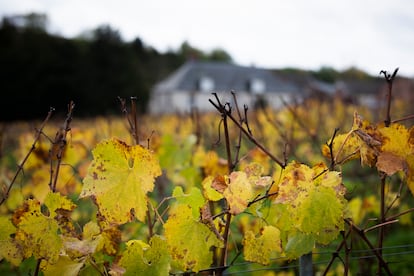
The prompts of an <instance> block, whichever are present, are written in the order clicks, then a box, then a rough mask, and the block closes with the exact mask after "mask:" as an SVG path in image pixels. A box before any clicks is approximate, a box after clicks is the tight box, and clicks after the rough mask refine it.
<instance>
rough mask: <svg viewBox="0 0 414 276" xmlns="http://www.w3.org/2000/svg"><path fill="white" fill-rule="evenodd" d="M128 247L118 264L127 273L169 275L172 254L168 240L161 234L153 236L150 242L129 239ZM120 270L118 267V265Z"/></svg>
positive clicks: (125, 274) (125, 275)
mask: <svg viewBox="0 0 414 276" xmlns="http://www.w3.org/2000/svg"><path fill="white" fill-rule="evenodd" d="M126 245H127V248H126V250H125V251H124V252H123V254H122V257H121V259H120V260H119V262H118V263H117V264H116V265H117V266H119V267H121V268H123V269H124V271H125V273H124V274H123V275H124V276H127V275H168V273H169V271H170V262H171V256H170V254H169V252H168V248H167V243H166V241H165V240H164V239H163V238H162V237H160V236H153V237H152V238H151V240H150V244H146V243H145V242H143V241H141V240H129V241H128V242H127V243H126ZM116 269H117V270H119V268H118V267H116Z"/></svg>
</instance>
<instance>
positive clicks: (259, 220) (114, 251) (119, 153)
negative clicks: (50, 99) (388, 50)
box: [0, 72, 414, 275]
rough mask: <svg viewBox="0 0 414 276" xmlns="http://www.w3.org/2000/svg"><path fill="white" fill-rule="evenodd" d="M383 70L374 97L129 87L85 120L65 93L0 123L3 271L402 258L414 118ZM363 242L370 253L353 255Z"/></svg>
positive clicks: (212, 268) (392, 265)
mask: <svg viewBox="0 0 414 276" xmlns="http://www.w3.org/2000/svg"><path fill="white" fill-rule="evenodd" d="M383 73H384V78H385V81H386V83H388V85H389V94H388V95H387V98H386V99H384V103H385V105H384V108H379V109H377V110H369V109H367V108H366V107H363V106H356V105H352V104H344V103H343V102H342V101H341V100H340V99H333V100H332V101H318V100H312V99H310V100H306V101H304V102H302V103H300V104H297V105H290V106H285V108H283V109H281V110H278V111H275V110H268V109H265V108H263V109H257V110H249V107H247V106H243V107H241V106H238V104H237V94H236V93H231V96H232V98H233V101H232V104H230V103H227V102H222V99H221V98H220V97H219V96H218V95H216V94H212V96H211V99H210V103H211V104H212V106H214V107H215V109H216V111H217V112H215V113H209V114H198V113H197V112H193V114H191V116H183V115H169V116H159V117H157V118H154V117H151V116H142V117H138V116H137V110H136V100H135V99H134V98H132V99H131V101H129V100H125V99H120V106H121V109H120V113H122V114H123V115H124V116H122V117H121V116H120V117H119V118H116V117H108V118H96V119H91V120H87V121H78V120H76V116H75V115H76V106H75V104H74V103H70V104H69V105H68V110H67V116H66V118H62V119H61V120H60V121H59V119H54V118H53V112H54V111H53V109H51V110H50V111H49V113H48V114H47V116H46V118H45V120H44V121H43V122H30V123H27V122H25V123H20V124H17V123H16V124H13V125H6V124H5V125H4V126H2V132H1V138H2V139H1V142H2V148H1V152H0V154H1V172H0V175H1V179H0V185H1V195H0V203H1V205H0V273H2V275H3V274H7V273H8V274H23V275H27V274H31V275H41V274H42V275H169V274H170V275H191V274H200V275H223V274H226V273H227V274H231V273H236V272H239V273H241V272H243V271H245V272H246V271H247V270H249V271H251V274H255V273H261V274H258V275H263V271H267V273H268V274H267V275H274V273H275V272H274V271H279V272H281V271H282V270H283V269H282V268H283V267H286V269H284V273H286V274H287V275H293V274H294V273H295V271H294V270H292V269H289V267H288V266H286V264H291V263H294V262H295V260H297V259H298V258H299V257H301V256H303V255H306V254H309V253H314V254H315V253H318V252H329V255H328V259H327V261H326V262H324V263H321V264H319V265H317V264H315V266H314V270H315V272H318V273H321V274H330V275H334V274H336V273H337V274H339V275H348V274H351V273H352V274H358V273H361V274H373V273H378V274H388V275H391V274H393V273H405V272H407V271H409V270H410V268H412V265H413V264H412V262H411V263H409V262H401V261H400V262H394V261H393V262H391V261H390V260H389V259H387V257H386V254H384V250H385V248H386V246H387V245H388V244H390V243H394V245H400V244H398V242H401V244H404V243H405V244H406V243H407V242H406V241H403V240H402V241H397V240H396V239H395V237H396V236H398V237H402V238H405V237H406V238H407V239H408V240H410V238H412V235H411V236H409V234H407V233H409V232H410V229H411V227H412V216H411V213H412V211H413V210H414V209H413V206H414V205H413V204H414V202H413V200H412V194H413V193H414V128H413V127H411V126H410V124H409V122H410V120H411V119H413V116H410V115H408V114H404V112H405V110H408V108H409V104H410V103H407V102H406V101H403V100H401V99H398V97H395V96H394V98H395V99H393V100H392V83H393V80H394V78H395V73H396V72H395V73H394V74H393V75H389V74H387V73H386V72H383ZM381 116H382V117H383V118H382V120H378V118H381ZM374 120H377V122H375V121H374ZM28 124H31V125H30V126H29V125H28ZM358 250H359V251H361V250H366V251H365V252H368V253H369V254H370V255H372V256H373V258H371V259H370V260H369V261H368V260H367V261H365V262H362V261H361V260H363V259H362V258H361V259H358V260H359V262H353V261H352V260H353V258H354V257H355V254H356V253H354V252H358ZM315 256H316V255H315ZM400 260H401V259H400ZM240 263H243V264H244V266H243V267H242V268H240V267H241V266H238V265H237V264H240ZM410 266H411V267H410ZM238 267H239V268H238ZM266 267H272V268H273V269H272V270H274V271H270V270H266V269H265V268H266ZM277 267H281V269H280V270H276V269H277ZM261 269H264V270H261ZM246 273H247V272H246Z"/></svg>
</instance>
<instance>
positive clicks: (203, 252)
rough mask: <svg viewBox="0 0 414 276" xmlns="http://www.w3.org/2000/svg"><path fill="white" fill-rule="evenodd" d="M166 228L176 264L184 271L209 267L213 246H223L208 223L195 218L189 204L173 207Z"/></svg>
mask: <svg viewBox="0 0 414 276" xmlns="http://www.w3.org/2000/svg"><path fill="white" fill-rule="evenodd" d="M164 229H165V237H166V239H167V244H168V248H169V251H170V254H171V256H172V259H173V261H174V264H175V266H177V267H178V268H179V269H181V270H183V271H186V270H193V271H195V272H198V271H200V270H201V269H203V268H208V267H209V266H210V265H211V263H212V257H213V252H211V250H210V249H211V247H223V242H222V241H221V240H220V239H218V237H216V235H215V233H214V232H213V231H211V230H210V229H209V227H208V226H207V225H205V224H203V223H202V222H200V221H198V220H195V219H194V217H193V211H192V208H191V207H190V206H189V205H187V204H179V205H177V206H175V208H173V210H172V211H171V214H170V217H169V218H168V220H167V222H166V223H165V224H164Z"/></svg>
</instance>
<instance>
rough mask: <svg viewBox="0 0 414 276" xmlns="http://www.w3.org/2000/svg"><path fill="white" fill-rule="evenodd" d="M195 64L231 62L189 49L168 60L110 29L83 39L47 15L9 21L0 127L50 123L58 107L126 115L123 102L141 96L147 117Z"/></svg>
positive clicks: (0, 30) (1, 33) (0, 29)
mask: <svg viewBox="0 0 414 276" xmlns="http://www.w3.org/2000/svg"><path fill="white" fill-rule="evenodd" d="M189 58H194V59H204V60H220V61H227V62H231V61H232V59H231V57H230V55H229V54H227V53H226V52H225V51H224V50H221V49H215V50H213V51H211V52H209V53H205V52H203V51H201V50H199V49H197V48H194V47H192V46H191V45H189V44H188V43H187V42H184V43H183V44H182V45H181V47H180V48H179V49H178V50H175V51H174V50H170V51H167V52H165V53H161V52H159V51H157V50H156V49H155V48H153V47H151V46H148V45H146V44H145V43H144V42H143V41H142V40H141V39H140V38H138V37H137V38H135V39H134V40H133V41H128V42H126V41H124V40H123V39H122V37H121V34H120V33H119V31H117V30H115V29H114V28H112V27H111V26H109V25H102V26H98V27H97V28H96V29H94V30H92V31H89V32H85V33H84V34H83V35H80V36H78V37H76V38H71V39H68V38H65V37H63V36H60V35H55V34H51V33H50V32H48V31H47V16H45V15H43V14H27V15H20V16H8V17H4V18H3V19H2V22H1V25H0V64H1V66H0V91H1V92H2V93H1V97H2V100H1V101H0V121H10V120H24V119H36V118H42V117H44V116H45V114H46V113H47V112H48V111H49V109H50V107H54V108H55V109H56V112H58V113H59V112H61V113H62V114H64V113H65V112H66V110H67V107H66V106H67V105H68V103H69V102H70V101H71V100H73V101H74V102H75V104H76V113H75V114H76V116H79V117H87V116H96V115H110V114H119V112H120V108H119V101H118V97H121V98H129V97H132V96H134V97H137V99H138V100H137V105H138V108H139V110H140V111H141V112H145V110H146V105H147V101H148V99H149V93H150V90H151V87H152V86H153V85H154V84H155V83H156V82H157V81H160V80H161V79H163V78H165V77H166V76H167V75H168V74H169V73H171V72H172V71H174V70H175V69H177V68H178V67H179V66H180V65H182V64H183V63H184V62H185V61H186V60H188V59H189Z"/></svg>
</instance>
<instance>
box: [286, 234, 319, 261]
mask: <svg viewBox="0 0 414 276" xmlns="http://www.w3.org/2000/svg"><path fill="white" fill-rule="evenodd" d="M314 247H315V239H314V237H313V236H312V235H309V234H304V233H301V232H296V233H293V234H290V235H289V237H288V242H287V244H286V246H285V248H284V249H285V253H286V256H287V257H288V258H291V259H296V258H299V257H300V256H302V255H305V254H308V253H310V252H312V250H313V248H314Z"/></svg>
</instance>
